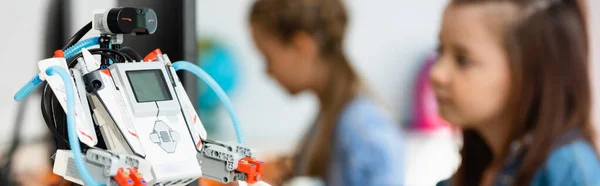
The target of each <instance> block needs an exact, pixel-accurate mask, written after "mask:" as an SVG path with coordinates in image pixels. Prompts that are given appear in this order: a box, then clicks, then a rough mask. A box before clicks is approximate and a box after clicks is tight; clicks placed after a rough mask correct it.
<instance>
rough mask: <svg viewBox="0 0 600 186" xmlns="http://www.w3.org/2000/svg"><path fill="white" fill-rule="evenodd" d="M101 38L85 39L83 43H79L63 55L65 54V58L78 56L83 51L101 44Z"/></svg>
mask: <svg viewBox="0 0 600 186" xmlns="http://www.w3.org/2000/svg"><path fill="white" fill-rule="evenodd" d="M99 39H100V37H91V38H88V39H85V40H83V41H80V42H78V43H77V44H75V45H73V46H71V47H69V48H67V49H66V50H65V51H63V53H65V58H67V59H68V58H70V57H71V56H73V55H75V54H77V53H78V52H80V51H81V49H84V48H88V47H92V46H95V45H98V44H99Z"/></svg>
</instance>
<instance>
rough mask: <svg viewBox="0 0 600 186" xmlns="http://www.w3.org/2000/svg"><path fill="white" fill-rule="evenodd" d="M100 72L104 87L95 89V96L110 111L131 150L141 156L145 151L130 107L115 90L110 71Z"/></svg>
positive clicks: (144, 154)
mask: <svg viewBox="0 0 600 186" xmlns="http://www.w3.org/2000/svg"><path fill="white" fill-rule="evenodd" d="M100 74H101V77H102V81H103V84H104V88H103V89H101V90H99V91H97V96H99V98H100V99H101V100H102V104H104V107H105V108H106V110H107V111H108V112H109V113H110V116H111V117H112V119H113V121H114V122H115V124H116V125H117V127H118V128H119V130H120V131H121V133H122V134H123V136H124V137H125V140H126V141H127V143H128V144H129V146H130V147H131V150H132V151H133V152H134V153H136V154H138V155H141V156H146V152H145V151H144V148H143V146H142V144H140V139H139V136H138V134H137V131H136V128H135V127H134V125H133V123H132V121H131V120H129V119H128V118H133V114H132V113H131V112H130V109H127V106H128V105H127V103H126V101H124V100H123V97H122V94H121V93H120V92H119V91H118V90H116V88H115V86H114V84H113V80H112V78H111V76H110V75H109V74H110V71H108V70H103V72H102V73H100Z"/></svg>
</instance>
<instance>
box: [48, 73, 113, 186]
mask: <svg viewBox="0 0 600 186" xmlns="http://www.w3.org/2000/svg"><path fill="white" fill-rule="evenodd" d="M46 74H48V75H50V76H52V75H58V76H60V78H61V79H62V81H63V84H64V85H65V92H66V93H67V130H68V132H69V133H68V135H69V145H70V146H71V152H73V159H74V161H75V166H76V167H77V170H78V171H79V174H80V176H81V178H82V179H83V182H84V183H85V185H89V186H102V185H104V184H100V183H98V182H96V180H94V178H93V177H92V175H91V174H90V172H89V171H88V169H87V167H86V166H85V160H84V159H83V156H82V155H81V146H79V138H78V137H77V132H76V130H77V129H76V126H75V89H74V87H73V84H72V83H71V82H72V80H71V76H69V73H68V72H67V70H65V69H64V68H62V67H59V66H51V67H49V68H48V69H47V70H46Z"/></svg>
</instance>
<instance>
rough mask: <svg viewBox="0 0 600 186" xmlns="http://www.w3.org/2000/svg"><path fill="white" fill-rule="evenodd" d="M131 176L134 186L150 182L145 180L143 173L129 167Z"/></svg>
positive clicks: (142, 185) (144, 185)
mask: <svg viewBox="0 0 600 186" xmlns="http://www.w3.org/2000/svg"><path fill="white" fill-rule="evenodd" d="M129 177H130V178H131V179H132V180H133V186H146V185H148V182H146V180H144V177H142V174H141V173H139V172H138V170H137V169H135V168H129Z"/></svg>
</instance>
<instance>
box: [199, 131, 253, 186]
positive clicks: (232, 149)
mask: <svg viewBox="0 0 600 186" xmlns="http://www.w3.org/2000/svg"><path fill="white" fill-rule="evenodd" d="M202 145H203V148H202V150H201V152H200V153H198V155H197V158H198V161H199V162H200V164H201V165H202V177H204V178H209V179H212V180H215V181H219V182H222V183H228V182H230V181H235V180H239V181H245V182H247V183H250V184H253V183H256V182H258V181H260V180H261V179H262V178H261V177H262V172H263V169H264V163H263V162H261V161H257V160H255V159H254V158H252V153H251V152H250V149H248V148H245V147H242V146H238V145H234V144H227V143H223V142H218V141H211V140H205V141H204V142H203V143H202Z"/></svg>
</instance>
